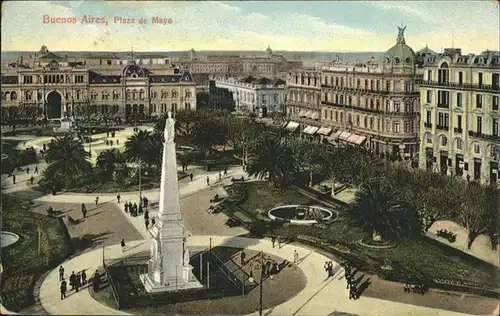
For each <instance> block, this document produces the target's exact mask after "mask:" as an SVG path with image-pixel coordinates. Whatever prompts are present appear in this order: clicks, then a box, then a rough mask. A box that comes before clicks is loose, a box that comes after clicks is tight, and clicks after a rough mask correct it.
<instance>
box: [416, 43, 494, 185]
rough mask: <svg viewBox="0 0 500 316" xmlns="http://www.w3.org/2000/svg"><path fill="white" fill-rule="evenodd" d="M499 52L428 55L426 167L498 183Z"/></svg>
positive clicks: (424, 105)
mask: <svg viewBox="0 0 500 316" xmlns="http://www.w3.org/2000/svg"><path fill="white" fill-rule="evenodd" d="M499 60H500V55H499V53H498V52H489V53H488V52H487V53H483V54H480V55H473V54H470V55H462V53H461V50H460V49H445V50H444V53H442V54H439V55H435V56H428V57H426V58H425V61H424V62H425V63H424V77H423V81H422V82H421V84H420V87H421V89H420V94H421V95H420V100H421V111H422V112H421V117H422V122H421V126H420V128H421V146H420V158H419V165H420V168H422V169H427V170H432V171H435V172H440V173H441V174H443V175H451V176H456V177H461V178H463V179H469V180H476V181H479V182H481V183H483V184H495V183H498V165H499V160H500V136H499V135H500V134H499V121H500V112H499V96H500V88H499V87H500V86H499V83H500V81H499V74H500V63H499Z"/></svg>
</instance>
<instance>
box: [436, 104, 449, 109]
mask: <svg viewBox="0 0 500 316" xmlns="http://www.w3.org/2000/svg"><path fill="white" fill-rule="evenodd" d="M437 106H438V108H440V109H449V108H450V105H449V104H444V103H438V105H437Z"/></svg>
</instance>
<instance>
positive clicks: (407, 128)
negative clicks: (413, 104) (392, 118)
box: [405, 121, 411, 133]
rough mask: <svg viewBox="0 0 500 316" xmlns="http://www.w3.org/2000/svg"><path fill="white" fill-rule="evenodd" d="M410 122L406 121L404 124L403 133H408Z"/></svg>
mask: <svg viewBox="0 0 500 316" xmlns="http://www.w3.org/2000/svg"><path fill="white" fill-rule="evenodd" d="M410 132H411V131H410V122H409V121H406V122H405V133H410Z"/></svg>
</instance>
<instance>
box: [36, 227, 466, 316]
mask: <svg viewBox="0 0 500 316" xmlns="http://www.w3.org/2000/svg"><path fill="white" fill-rule="evenodd" d="M210 240H211V244H212V246H217V245H224V246H228V247H236V248H249V249H252V250H256V251H259V250H262V251H264V252H266V253H270V254H273V255H276V256H279V257H281V258H284V259H288V260H293V253H294V250H297V252H298V253H299V257H300V258H301V259H302V258H303V260H302V261H301V262H300V263H299V267H300V268H301V269H302V270H303V272H304V274H305V275H306V277H307V285H306V287H305V289H304V290H303V291H301V292H300V293H299V294H298V295H296V296H295V297H294V298H292V299H290V300H289V301H287V302H285V303H283V304H281V305H278V306H276V307H274V308H271V309H269V310H266V311H265V314H266V315H328V314H330V313H332V312H334V311H336V312H340V311H342V312H344V313H352V314H356V315H371V316H377V315H410V316H412V315H415V316H416V315H427V316H432V315H436V316H438V315H439V316H448V315H449V316H451V315H457V316H458V315H464V314H461V313H456V312H450V311H445V310H439V309H432V308H427V307H421V306H415V305H409V304H403V303H397V302H392V301H385V300H380V299H375V298H371V297H365V296H361V297H360V298H359V300H349V299H348V290H346V289H345V280H344V278H343V271H342V270H341V269H340V270H339V271H338V272H337V274H336V276H335V277H334V278H331V279H329V280H328V279H326V278H325V271H324V269H323V264H324V262H325V261H329V260H330V258H328V257H325V256H323V255H321V254H319V253H317V252H314V251H311V250H310V249H307V248H304V247H301V246H297V245H293V244H289V245H284V246H283V247H282V248H278V247H275V248H273V247H272V244H271V242H270V241H268V240H262V239H260V240H259V239H252V238H243V237H227V236H191V238H189V239H188V246H190V247H207V246H208V245H209V242H210ZM127 247H128V250H126V251H125V252H124V253H123V252H122V250H121V247H120V245H119V244H117V245H113V246H109V247H106V248H105V250H104V251H105V253H106V259H109V258H113V259H119V258H122V257H125V256H129V255H132V254H136V253H140V252H143V251H147V250H148V249H149V247H150V243H149V240H136V241H133V242H129V243H128V246H127ZM102 255H103V250H102V249H97V250H94V251H91V252H87V253H85V254H82V255H81V256H78V257H76V258H73V259H71V260H69V261H67V262H65V263H64V266H65V269H66V271H73V270H75V271H77V270H81V269H87V270H88V271H89V272H90V271H95V270H96V269H98V268H99V267H100V265H101V264H102ZM40 302H41V303H42V305H43V307H44V309H45V310H47V311H48V312H49V313H51V314H59V315H61V314H63V315H82V314H83V315H126V313H125V312H122V311H119V310H115V309H111V308H109V307H107V306H104V305H102V304H100V303H99V302H96V301H95V300H94V299H93V298H92V297H91V296H90V293H89V291H87V290H81V291H80V292H78V293H73V292H70V293H69V296H68V297H67V298H66V299H65V300H61V299H60V297H59V276H58V270H57V269H54V270H53V271H52V272H50V273H49V275H48V276H47V278H46V279H45V280H44V282H43V283H42V286H41V289H40Z"/></svg>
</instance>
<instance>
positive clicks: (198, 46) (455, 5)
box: [1, 0, 500, 53]
mask: <svg viewBox="0 0 500 316" xmlns="http://www.w3.org/2000/svg"><path fill="white" fill-rule="evenodd" d="M499 12H500V8H499V0H470V1H467V0H462V1H460V0H453V1H416V0H413V1H371V2H365V1H317V2H315V1H269V2H268V1H232V2H226V1H186V2H184V1H105V0H96V1H4V2H3V4H2V30H1V35H2V39H1V44H2V46H1V47H2V51H38V50H39V49H40V47H41V46H42V45H47V47H48V48H49V50H52V51H130V50H131V48H132V47H133V48H134V51H151V52H153V51H183V50H190V49H191V48H193V49H194V50H198V51H202V50H265V49H266V48H267V47H268V46H271V48H272V49H273V50H285V51H324V52H329V51H332V52H361V51H386V50H387V49H389V48H390V47H391V46H393V45H394V44H395V42H396V37H397V32H398V29H397V27H398V26H401V25H403V26H406V27H407V28H406V31H405V37H406V43H407V44H408V45H409V46H410V47H412V48H413V49H414V50H419V49H421V48H423V47H425V46H426V44H427V45H428V46H429V47H430V48H431V49H433V50H435V51H437V52H439V51H441V49H442V48H444V47H452V46H453V47H459V48H462V49H463V51H464V52H466V53H468V52H470V53H479V52H482V51H485V50H487V49H489V50H497V51H498V50H500V31H499V30H500V16H499ZM44 16H49V17H50V18H57V17H60V18H62V17H63V18H68V19H71V18H74V19H76V20H77V23H76V24H72V23H64V24H57V23H43V21H44ZM85 16H87V18H88V17H89V16H91V17H95V18H104V20H106V21H107V25H105V24H90V23H82V19H83V18H84V17H85ZM114 17H121V18H124V19H125V18H129V19H131V18H133V19H134V22H135V23H133V24H120V23H114ZM154 17H158V18H161V19H163V20H164V21H167V22H170V23H167V24H165V25H163V24H153V18H154ZM141 18H144V19H145V21H146V22H147V23H146V24H141V23H139V21H140V19H141Z"/></svg>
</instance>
